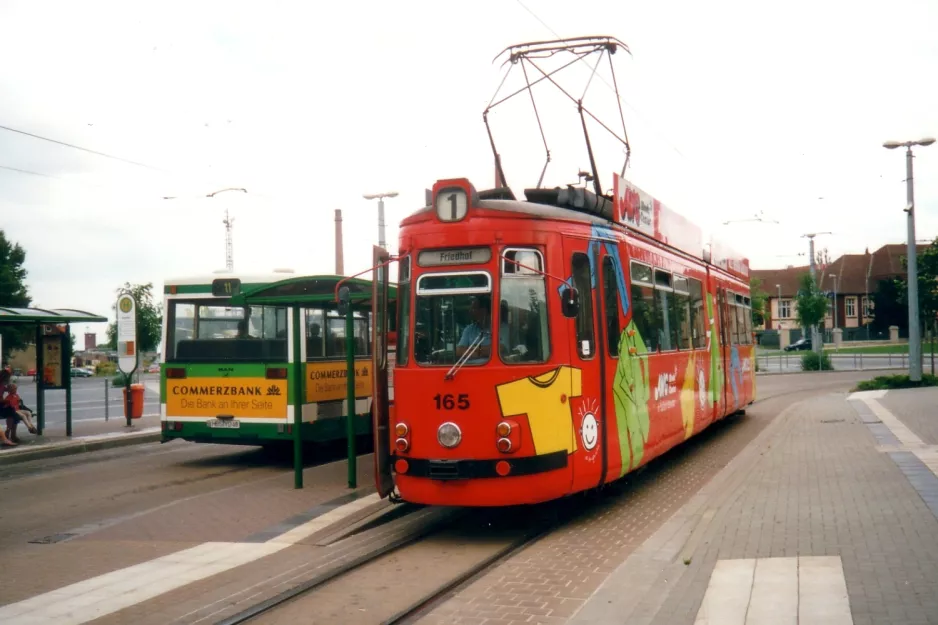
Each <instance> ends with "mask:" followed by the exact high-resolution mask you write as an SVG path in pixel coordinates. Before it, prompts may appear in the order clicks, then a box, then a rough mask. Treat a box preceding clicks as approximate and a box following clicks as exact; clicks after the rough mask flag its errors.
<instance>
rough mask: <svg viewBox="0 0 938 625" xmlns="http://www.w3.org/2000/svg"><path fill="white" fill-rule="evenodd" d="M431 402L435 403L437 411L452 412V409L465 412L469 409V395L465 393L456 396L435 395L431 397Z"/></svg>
mask: <svg viewBox="0 0 938 625" xmlns="http://www.w3.org/2000/svg"><path fill="white" fill-rule="evenodd" d="M433 401H435V402H436V409H437V410H441V409H442V410H452V409H454V408H458V409H459V410H466V409H468V408H469V395H468V394H467V393H460V394H459V395H458V396H457V395H450V394H446V395H441V394H439V393H437V394H436V395H434V396H433Z"/></svg>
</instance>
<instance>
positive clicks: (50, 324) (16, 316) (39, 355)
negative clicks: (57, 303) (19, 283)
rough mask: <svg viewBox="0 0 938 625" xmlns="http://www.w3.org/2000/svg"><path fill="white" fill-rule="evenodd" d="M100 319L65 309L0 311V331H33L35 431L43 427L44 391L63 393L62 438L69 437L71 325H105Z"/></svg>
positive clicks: (96, 316) (2, 309) (70, 428)
mask: <svg viewBox="0 0 938 625" xmlns="http://www.w3.org/2000/svg"><path fill="white" fill-rule="evenodd" d="M106 321H107V317H101V316H100V315H95V314H92V313H89V312H85V311H83V310H73V309H68V308H63V309H55V310H45V309H42V308H6V307H0V327H10V326H13V327H23V326H27V327H28V326H34V327H35V328H36V429H37V430H38V434H40V435H41V434H42V430H43V428H44V427H45V424H46V417H45V391H53V390H64V391H65V435H66V436H71V435H72V364H71V363H72V341H71V336H72V329H71V324H73V323H104V322H106Z"/></svg>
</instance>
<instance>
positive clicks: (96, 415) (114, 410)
mask: <svg viewBox="0 0 938 625" xmlns="http://www.w3.org/2000/svg"><path fill="white" fill-rule="evenodd" d="M105 379H106V380H107V381H108V385H107V386H108V388H107V406H108V410H109V413H110V417H111V418H122V417H123V416H124V395H123V391H122V389H120V388H114V387H113V386H111V384H110V378H72V422H73V423H78V422H80V421H103V420H104V406H105V397H104V381H105ZM140 379H141V381H142V382H143V386H144V392H143V414H155V413H158V412H159V411H160V393H159V388H160V387H159V376H158V375H156V374H148V375H142V376H140ZM17 386H18V387H19V394H20V397H22V398H23V401H24V402H25V403H26V405H27V406H29V407H30V408H32V409H33V410H35V409H36V383H35V382H33V381H32V379H31V378H28V377H26V376H22V377H20V378H19V380H18V381H17ZM45 401H46V409H45V416H46V427H48V426H49V425H53V424H56V423H65V391H46V392H45Z"/></svg>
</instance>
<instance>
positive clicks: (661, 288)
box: [655, 269, 678, 351]
mask: <svg viewBox="0 0 938 625" xmlns="http://www.w3.org/2000/svg"><path fill="white" fill-rule="evenodd" d="M655 302H656V304H657V307H656V308H655V317H656V319H657V323H658V344H659V346H660V347H661V351H671V350H675V349H677V344H678V336H677V327H676V325H675V323H674V320H673V309H674V307H675V302H674V288H673V287H672V286H671V274H670V273H669V272H667V271H661V270H660V269H655Z"/></svg>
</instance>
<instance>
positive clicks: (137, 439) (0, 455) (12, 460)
mask: <svg viewBox="0 0 938 625" xmlns="http://www.w3.org/2000/svg"><path fill="white" fill-rule="evenodd" d="M159 441H160V432H140V433H132V434H120V435H118V436H113V437H111V438H102V439H98V440H89V441H82V440H76V441H68V442H65V443H61V444H55V443H51V444H48V445H41V446H39V447H37V448H36V449H29V450H24V451H9V452H0V466H2V465H8V464H17V463H20V462H29V461H30V460H43V459H45V458H58V457H60V456H72V455H75V454H82V453H87V452H90V451H100V450H102V449H112V448H115V447H127V446H129V445H143V444H145V443H158V442H159Z"/></svg>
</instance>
